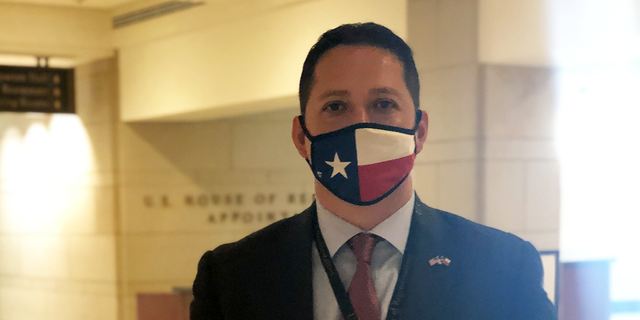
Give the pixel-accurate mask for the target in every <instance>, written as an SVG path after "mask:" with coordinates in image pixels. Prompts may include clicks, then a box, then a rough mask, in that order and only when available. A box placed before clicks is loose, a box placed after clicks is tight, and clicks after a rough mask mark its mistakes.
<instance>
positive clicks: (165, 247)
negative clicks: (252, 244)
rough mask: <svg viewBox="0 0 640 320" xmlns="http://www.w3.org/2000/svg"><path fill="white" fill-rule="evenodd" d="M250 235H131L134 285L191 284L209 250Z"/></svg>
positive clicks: (130, 275) (129, 274)
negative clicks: (200, 261)
mask: <svg viewBox="0 0 640 320" xmlns="http://www.w3.org/2000/svg"><path fill="white" fill-rule="evenodd" d="M249 233H250V232H245V233H238V232H220V233H217V234H195V233H194V234H179V235H130V236H126V238H125V241H126V243H127V248H126V252H125V253H124V254H125V256H124V257H123V258H124V259H125V260H126V264H127V266H128V272H127V280H128V281H130V282H135V281H146V282H163V283H166V282H171V283H176V284H178V283H185V282H187V283H189V282H192V281H193V279H194V278H195V276H196V271H197V266H198V261H199V260H200V257H202V255H203V254H204V253H205V252H206V251H207V250H213V249H215V248H216V247H217V246H219V245H221V244H224V243H228V242H232V241H237V240H239V239H240V238H242V237H244V236H246V235H247V234H249Z"/></svg>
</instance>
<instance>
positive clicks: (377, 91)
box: [369, 87, 400, 96]
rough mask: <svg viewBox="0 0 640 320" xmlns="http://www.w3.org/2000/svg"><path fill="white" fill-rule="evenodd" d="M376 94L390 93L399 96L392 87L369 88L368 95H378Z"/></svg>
mask: <svg viewBox="0 0 640 320" xmlns="http://www.w3.org/2000/svg"><path fill="white" fill-rule="evenodd" d="M378 94H390V95H394V96H399V95H400V93H399V92H398V91H396V90H395V89H393V88H388V87H382V88H373V89H371V90H369V95H372V96H373V95H378Z"/></svg>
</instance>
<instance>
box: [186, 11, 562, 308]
mask: <svg viewBox="0 0 640 320" xmlns="http://www.w3.org/2000/svg"><path fill="white" fill-rule="evenodd" d="M419 91H420V88H419V81H418V73H417V71H416V68H415V64H414V62H413V58H412V53H411V49H410V48H409V47H408V46H407V45H406V43H405V42H404V41H403V40H402V39H400V38H399V37H397V36H396V35H395V34H393V33H392V32H391V31H390V30H388V29H387V28H385V27H383V26H380V25H377V24H373V23H366V24H350V25H343V26H340V27H338V28H336V29H333V30H330V31H327V32H326V33H325V34H324V35H322V37H321V38H320V39H319V40H318V42H317V43H316V45H314V47H313V48H312V49H311V51H310V52H309V54H308V56H307V59H306V61H305V63H304V66H303V71H302V76H301V79H300V90H299V97H300V107H301V116H300V117H297V118H295V119H294V120H293V130H292V137H293V142H294V144H295V146H296V149H297V150H298V153H299V154H300V155H301V156H302V157H303V158H304V159H305V160H306V161H307V162H308V163H309V166H310V168H311V170H312V172H313V175H314V176H315V192H316V202H315V203H314V204H313V205H311V207H310V208H308V209H307V210H305V211H304V212H302V213H300V214H298V215H295V216H294V217H291V218H288V219H285V220H282V221H279V222H277V223H274V224H272V225H270V226H268V227H266V228H265V229H263V230H260V231H258V232H256V233H254V234H251V235H249V236H248V237H246V238H244V239H242V240H240V241H238V242H236V243H232V244H226V245H223V246H220V247H218V248H217V249H216V250H213V251H209V252H207V253H205V254H204V256H203V257H202V259H201V261H200V263H199V265H198V275H197V276H196V279H195V281H194V285H193V293H194V301H193V303H192V304H191V319H192V320H198V319H322V320H324V319H332V320H338V319H361V320H369V319H378V320H380V319H555V318H557V316H556V312H555V308H554V307H553V305H552V304H551V302H550V301H549V300H548V299H547V296H546V294H545V292H544V290H543V289H542V287H541V282H542V266H541V263H540V258H539V256H538V254H537V252H536V250H535V249H534V248H533V246H532V245H531V244H529V243H528V242H525V241H523V240H521V239H519V238H517V237H516V236H514V235H511V234H507V233H504V232H501V231H498V230H495V229H492V228H488V227H484V226H481V225H478V224H476V223H473V222H471V221H468V220H466V219H464V218H461V217H459V216H456V215H453V214H451V213H447V212H443V211H440V210H437V209H433V208H430V207H428V206H427V205H425V204H423V203H422V202H421V201H420V200H419V199H418V198H417V197H416V196H415V193H414V191H413V186H412V178H411V174H410V171H411V168H412V167H413V160H414V159H415V155H416V154H417V153H419V152H421V151H422V149H423V145H424V142H425V140H426V136H427V127H428V118H427V114H426V113H425V112H424V111H421V110H420V109H419Z"/></svg>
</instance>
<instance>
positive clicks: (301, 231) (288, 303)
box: [262, 204, 315, 320]
mask: <svg viewBox="0 0 640 320" xmlns="http://www.w3.org/2000/svg"><path fill="white" fill-rule="evenodd" d="M313 211H315V204H313V205H311V207H309V208H308V209H307V210H305V211H304V212H302V213H300V214H298V215H297V216H296V217H294V218H293V219H292V228H291V229H292V232H290V233H288V234H286V235H283V238H282V243H281V246H282V251H281V253H280V254H281V256H279V257H278V258H279V259H280V260H281V261H280V267H279V270H277V271H276V272H277V273H276V274H274V275H273V276H274V277H275V278H277V279H279V280H280V281H275V282H272V283H276V284H277V285H278V286H279V288H276V289H277V290H274V291H273V292H272V294H271V298H270V300H271V299H273V300H271V301H273V303H275V306H277V308H279V310H277V312H276V313H275V314H280V315H282V318H281V319H301V320H313V285H312V279H313V278H312V266H311V245H312V238H311V217H312V214H313ZM262 316H263V317H264V315H262Z"/></svg>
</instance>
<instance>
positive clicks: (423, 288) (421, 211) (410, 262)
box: [390, 196, 456, 319]
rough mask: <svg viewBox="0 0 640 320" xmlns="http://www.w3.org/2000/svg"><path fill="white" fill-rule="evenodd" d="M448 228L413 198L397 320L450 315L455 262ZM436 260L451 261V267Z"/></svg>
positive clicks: (430, 210) (437, 216)
mask: <svg viewBox="0 0 640 320" xmlns="http://www.w3.org/2000/svg"><path fill="white" fill-rule="evenodd" d="M448 229H449V225H448V224H446V223H445V222H444V221H443V220H442V216H441V215H440V214H438V212H437V211H436V210H434V209H433V208H430V207H429V206H427V205H425V204H424V203H422V202H421V201H420V200H419V199H418V197H417V196H416V203H415V207H414V212H413V217H412V219H411V228H410V230H409V238H408V240H407V248H406V251H405V256H404V258H403V259H406V261H404V260H403V265H402V268H401V271H400V272H401V274H402V273H406V279H407V280H406V281H404V284H403V286H404V289H403V291H404V292H402V294H403V297H402V299H401V302H400V303H401V307H400V310H401V311H399V316H398V318H399V319H439V318H442V316H443V315H448V314H450V312H449V311H451V310H449V306H450V305H451V303H450V301H451V299H452V292H453V287H455V286H456V283H455V277H454V276H453V274H454V273H455V269H456V265H455V263H456V261H455V255H454V251H453V249H454V248H453V246H452V242H451V241H450V239H448V238H449V234H450V232H449V230H448ZM438 257H442V258H443V259H444V258H447V259H450V264H449V265H446V263H445V262H444V260H442V261H439V260H438ZM434 258H435V259H434ZM432 259H433V262H434V264H432V263H431V261H432ZM405 269H406V270H405ZM397 289H399V287H398V286H396V290H397ZM390 311H391V310H390ZM390 314H391V312H390Z"/></svg>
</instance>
